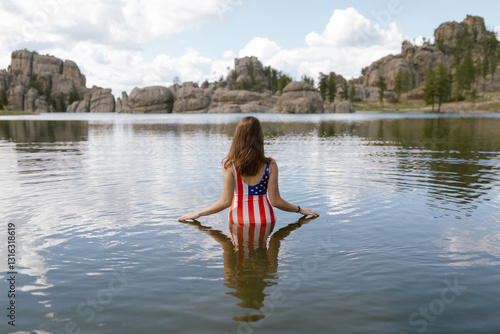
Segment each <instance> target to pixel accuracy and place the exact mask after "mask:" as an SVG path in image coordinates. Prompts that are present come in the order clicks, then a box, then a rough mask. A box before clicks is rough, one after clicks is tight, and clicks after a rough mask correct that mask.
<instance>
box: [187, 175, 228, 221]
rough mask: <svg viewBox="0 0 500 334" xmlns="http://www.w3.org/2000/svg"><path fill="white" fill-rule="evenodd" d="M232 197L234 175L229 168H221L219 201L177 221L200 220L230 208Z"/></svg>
mask: <svg viewBox="0 0 500 334" xmlns="http://www.w3.org/2000/svg"><path fill="white" fill-rule="evenodd" d="M233 195H234V174H233V173H232V170H231V167H228V168H225V167H224V166H222V194H221V197H220V199H219V200H218V201H217V202H215V203H214V204H212V205H210V206H209V207H207V208H205V209H203V210H200V211H198V212H193V213H190V214H187V215H183V216H181V217H179V219H178V221H180V222H181V221H186V220H193V219H197V218H200V217H201V216H208V215H211V214H214V213H217V212H220V211H222V210H224V209H227V208H228V207H230V206H231V203H232V201H233Z"/></svg>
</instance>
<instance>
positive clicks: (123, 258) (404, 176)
mask: <svg viewBox="0 0 500 334" xmlns="http://www.w3.org/2000/svg"><path fill="white" fill-rule="evenodd" d="M242 117H243V116H242V115H106V114H103V115H88V114H87V115H65V114H60V115H58V114H55V115H50V114H45V115H41V116H37V117H11V118H7V117H3V118H2V119H0V203H1V209H0V210H1V211H0V220H1V230H0V235H1V240H3V241H2V242H0V250H1V254H2V256H1V258H2V260H1V263H0V268H1V272H0V278H1V283H0V295H1V296H2V298H1V304H2V305H1V309H2V310H3V311H2V312H1V315H2V316H1V317H0V319H2V320H0V328H1V329H2V330H1V332H2V333H4V332H7V333H11V332H12V333H15V332H18V333H44V334H46V333H139V332H141V333H221V334H222V333H398V334H400V333H499V332H500V303H499V300H500V284H499V282H500V224H499V223H500V214H499V207H500V191H499V186H500V115H498V114H493V115H467V116H439V115H357V114H356V115H259V116H258V117H260V119H261V121H262V123H263V126H264V130H265V135H266V153H267V155H269V156H272V157H274V158H275V159H276V160H277V161H278V164H279V166H280V191H281V194H282V196H283V197H284V198H285V199H287V200H288V201H289V202H291V203H294V204H298V205H301V206H303V207H308V208H311V209H314V210H316V211H318V212H320V213H321V216H320V217H319V218H317V219H314V220H310V221H307V220H305V221H304V220H299V218H300V217H299V216H298V215H296V214H293V213H287V212H281V211H277V212H276V214H277V217H278V220H277V222H276V224H275V225H274V226H271V227H269V228H268V229H267V230H262V231H259V230H249V229H241V228H240V229H237V228H232V227H230V226H229V225H228V221H227V211H225V212H221V213H220V214H216V215H213V216H209V217H203V218H201V219H200V220H199V222H198V223H191V224H182V223H178V222H177V221H176V218H177V217H178V216H179V215H181V214H183V213H187V212H191V211H193V210H197V209H199V208H201V207H204V206H206V205H209V204H211V203H212V202H214V201H215V200H217V199H218V198H219V196H220V191H221V185H222V184H221V170H220V166H221V161H222V159H223V158H224V157H225V155H226V154H227V152H228V150H229V147H230V144H231V139H232V134H233V132H234V129H235V127H236V123H237V121H238V120H239V119H241V118H242ZM9 223H11V224H14V225H15V229H16V230H15V232H16V256H15V260H16V263H15V270H16V272H17V274H15V278H16V282H15V289H16V297H15V302H16V306H17V308H16V326H15V327H12V326H9V325H8V323H7V321H8V320H9V319H8V318H7V317H6V314H7V312H8V311H7V310H6V308H7V307H8V303H9V301H10V300H11V299H9V300H8V299H7V298H6V296H7V293H8V291H9V283H8V282H7V279H8V278H9V277H10V275H9V274H7V271H8V270H9V268H7V260H6V258H7V256H6V254H7V241H6V240H7V233H8V224H9Z"/></svg>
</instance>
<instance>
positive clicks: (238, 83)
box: [227, 57, 268, 89]
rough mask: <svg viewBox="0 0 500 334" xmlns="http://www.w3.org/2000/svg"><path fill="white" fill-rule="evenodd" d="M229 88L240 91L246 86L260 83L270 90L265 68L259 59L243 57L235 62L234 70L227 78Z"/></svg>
mask: <svg viewBox="0 0 500 334" xmlns="http://www.w3.org/2000/svg"><path fill="white" fill-rule="evenodd" d="M227 80H228V84H229V88H231V89H239V88H241V87H243V86H244V84H255V83H257V82H258V83H260V84H261V86H262V87H263V88H268V87H267V86H268V84H267V82H266V81H265V80H264V66H263V65H262V63H261V62H260V61H259V60H258V59H257V57H243V58H239V59H238V58H237V59H235V60H234V70H231V71H230V72H229V75H228V77H227Z"/></svg>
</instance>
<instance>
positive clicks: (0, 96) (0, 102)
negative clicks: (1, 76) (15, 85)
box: [0, 87, 9, 109]
mask: <svg viewBox="0 0 500 334" xmlns="http://www.w3.org/2000/svg"><path fill="white" fill-rule="evenodd" d="M8 104H9V100H8V98H7V91H6V90H5V87H2V91H1V92H0V109H5V108H7V105H8Z"/></svg>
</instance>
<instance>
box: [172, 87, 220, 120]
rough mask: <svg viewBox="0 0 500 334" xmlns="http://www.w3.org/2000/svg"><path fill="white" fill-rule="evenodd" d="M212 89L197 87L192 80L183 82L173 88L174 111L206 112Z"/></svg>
mask: <svg viewBox="0 0 500 334" xmlns="http://www.w3.org/2000/svg"><path fill="white" fill-rule="evenodd" d="M211 93H213V91H211V90H208V89H203V88H200V87H198V84H196V83H193V82H185V83H183V84H182V86H181V87H179V88H177V89H176V90H175V103H174V107H173V112H174V113H202V112H207V110H208V106H209V105H210V101H211Z"/></svg>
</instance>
